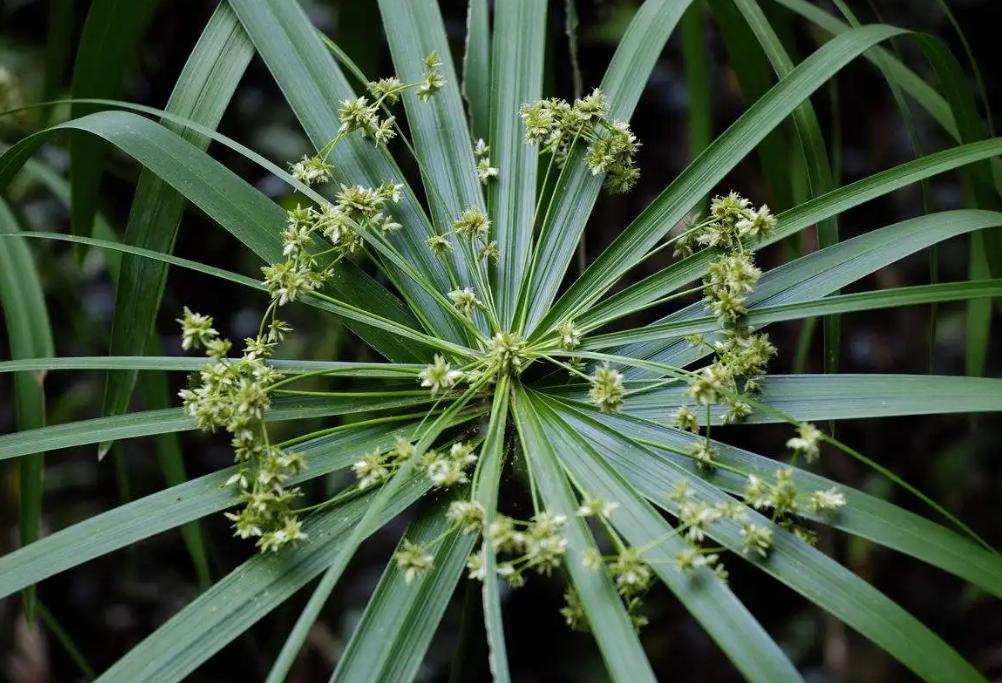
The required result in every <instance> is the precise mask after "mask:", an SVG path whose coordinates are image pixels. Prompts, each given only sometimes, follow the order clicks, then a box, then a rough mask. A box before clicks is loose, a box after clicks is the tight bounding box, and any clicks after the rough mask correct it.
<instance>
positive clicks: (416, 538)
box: [330, 491, 496, 683]
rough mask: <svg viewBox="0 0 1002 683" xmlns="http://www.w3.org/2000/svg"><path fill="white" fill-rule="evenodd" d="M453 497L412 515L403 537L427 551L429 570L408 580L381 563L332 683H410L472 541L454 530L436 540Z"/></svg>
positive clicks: (445, 527)
mask: <svg viewBox="0 0 1002 683" xmlns="http://www.w3.org/2000/svg"><path fill="white" fill-rule="evenodd" d="M463 493H465V491H463ZM459 498H460V496H457V495H451V496H445V497H442V498H441V499H440V500H437V501H433V502H427V503H425V504H424V505H423V506H422V508H421V509H420V510H419V511H418V513H417V515H416V517H415V519H414V521H412V522H411V524H410V526H409V527H408V529H407V531H406V533H404V536H403V539H406V540H408V541H411V542H412V543H417V544H419V545H423V546H426V547H428V548H429V552H431V553H432V554H433V555H434V556H435V568H434V569H432V570H431V572H429V573H428V575H427V576H423V577H419V578H417V579H415V580H414V581H412V582H408V581H407V580H406V579H405V578H404V575H403V572H401V571H400V570H399V569H398V568H397V564H396V563H395V562H392V561H391V562H390V563H389V564H387V566H386V569H385V570H384V571H383V575H382V577H381V578H380V579H379V585H377V586H376V591H375V592H374V593H373V594H372V597H370V598H369V602H368V604H366V606H365V611H364V612H363V613H362V618H361V619H360V620H359V622H358V625H357V626H356V627H355V630H354V632H352V634H351V640H349V641H348V645H347V646H345V649H344V652H343V653H342V655H341V658H340V659H339V660H338V663H337V668H336V669H335V670H334V674H333V675H332V676H331V679H330V680H331V681H332V683H334V682H336V681H401V682H405V681H412V680H414V677H415V676H416V675H417V673H418V667H420V666H421V660H422V659H423V658H424V654H425V652H426V651H427V649H428V645H429V643H430V642H431V639H432V636H433V635H434V634H435V629H436V628H437V627H438V624H439V622H440V621H441V620H442V615H443V614H445V608H446V607H448V605H449V598H450V597H451V596H452V593H453V592H454V591H455V589H456V584H457V583H458V582H459V579H460V577H461V576H462V573H463V569H464V567H465V564H466V558H467V557H468V556H469V554H470V550H471V549H472V548H473V542H474V540H475V539H476V536H475V535H473V534H464V533H460V532H458V531H456V530H453V531H452V533H450V534H448V535H447V536H445V538H441V537H442V535H443V534H445V533H446V532H447V531H448V530H449V526H450V525H451V524H452V522H451V520H449V519H448V518H447V517H446V516H445V513H446V510H447V509H448V507H449V503H450V502H451V501H452V500H457V499H459ZM403 539H402V540H401V545H402V543H403ZM431 543H433V545H430V546H429V544H431ZM495 680H496V679H495Z"/></svg>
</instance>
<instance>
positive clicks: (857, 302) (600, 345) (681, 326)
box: [581, 280, 1002, 350]
mask: <svg viewBox="0 0 1002 683" xmlns="http://www.w3.org/2000/svg"><path fill="white" fill-rule="evenodd" d="M999 296H1002V280H973V281H964V282H940V283H937V284H934V285H915V286H912V287H894V288H891V289H878V290H876V291H872V292H857V293H854V294H840V295H834V296H827V297H824V298H821V299H816V300H812V301H803V302H798V303H791V304H780V305H778V306H761V305H759V306H755V307H753V308H752V309H750V310H749V311H748V315H747V316H746V318H745V321H746V322H747V323H748V324H749V325H753V326H755V327H763V326H765V325H768V324H770V323H775V322H781V321H785V320H799V319H802V318H810V317H812V316H817V315H830V314H833V313H836V314H841V313H854V312H857V311H872V310H875V309H881V308H893V307H896V306H914V305H916V304H931V303H942V302H946V301H970V300H976V299H984V298H992V297H999ZM719 329H720V323H719V322H718V321H717V319H716V318H714V317H712V316H702V317H700V318H693V319H687V320H677V321H673V322H670V323H660V324H659V323H654V324H652V325H647V326H646V327H642V328H638V329H635V330H625V331H623V332H610V333H609V334H602V335H595V336H589V337H588V338H586V339H585V340H584V342H583V344H582V346H581V348H582V349H586V350H595V349H605V348H610V347H613V346H619V345H621V344H631V343H637V342H643V341H653V340H656V339H671V338H679V337H684V336H686V335H689V334H696V333H700V332H715V331H717V330H719Z"/></svg>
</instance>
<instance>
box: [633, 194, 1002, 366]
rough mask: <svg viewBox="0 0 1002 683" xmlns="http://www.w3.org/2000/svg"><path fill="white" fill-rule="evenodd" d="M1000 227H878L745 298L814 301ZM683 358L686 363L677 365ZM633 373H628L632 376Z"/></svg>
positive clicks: (964, 223) (926, 223)
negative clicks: (952, 241) (949, 242)
mask: <svg viewBox="0 0 1002 683" xmlns="http://www.w3.org/2000/svg"><path fill="white" fill-rule="evenodd" d="M997 225H1002V213H996V212H994V211H981V210H978V209H962V210H957V211H944V212H941V213H936V214H930V215H926V216H919V217H918V218H912V219H910V220H906V221H901V222H900V223H895V224H894V225H889V226H886V227H884V228H879V229H877V230H873V231H871V232H868V233H865V234H863V235H860V236H859V237H854V238H853V239H851V240H846V241H845V242H840V243H838V244H836V245H833V246H831V247H828V248H826V249H822V250H821V251H816V252H814V253H812V254H808V255H807V256H804V257H801V258H799V259H796V260H795V261H791V262H789V263H786V264H784V265H782V266H780V267H778V268H774V269H773V270H770V271H769V272H768V273H766V274H765V275H763V276H762V278H761V279H760V280H759V286H758V287H757V288H756V289H755V291H754V292H753V293H752V294H751V295H750V296H749V297H748V306H749V309H752V308H755V307H759V306H775V305H779V304H786V303H793V302H798V301H805V300H811V299H818V298H820V297H822V296H825V295H826V294H828V293H829V292H832V291H834V290H836V289H839V288H841V287H844V286H846V285H847V284H849V283H851V282H854V281H855V280H857V279H859V278H861V277H863V276H864V275H867V274H869V273H872V272H874V271H876V270H878V269H880V268H882V267H884V266H886V265H888V264H890V263H893V262H894V261H897V260H899V259H901V258H904V257H905V256H907V255H909V254H912V253H915V252H916V251H918V250H920V249H924V248H925V247H928V246H930V245H932V244H936V243H938V242H941V241H943V240H944V239H947V238H949V237H955V236H957V235H963V234H965V233H968V232H973V231H975V230H981V229H984V228H986V227H991V226H997ZM704 310H705V309H704V306H703V304H702V303H698V304H694V305H692V306H687V307H685V308H683V309H681V310H680V311H677V312H676V313H673V314H671V315H670V316H668V317H666V318H664V319H662V320H661V321H659V322H668V321H669V320H678V319H683V318H693V317H697V316H698V315H699V314H701V313H703V312H704ZM618 353H619V354H620V355H627V356H632V357H635V358H644V359H657V360H659V361H666V362H669V363H673V364H675V365H679V363H682V364H684V363H687V362H690V360H695V359H696V358H700V357H702V356H703V355H705V351H704V350H703V349H699V350H694V349H693V348H692V347H690V346H689V345H688V344H687V343H686V342H684V341H675V342H670V341H665V342H644V343H640V344H630V345H627V346H625V347H623V348H622V349H620V350H619V351H618ZM683 358H687V359H689V360H681V359H683ZM639 372H641V371H637V370H630V371H628V372H627V374H628V376H631V377H632V376H636V375H637V374H638V373H639Z"/></svg>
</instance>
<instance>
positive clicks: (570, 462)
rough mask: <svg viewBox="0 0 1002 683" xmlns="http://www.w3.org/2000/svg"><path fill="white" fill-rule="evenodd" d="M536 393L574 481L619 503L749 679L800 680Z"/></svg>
mask: <svg viewBox="0 0 1002 683" xmlns="http://www.w3.org/2000/svg"><path fill="white" fill-rule="evenodd" d="M533 396H534V399H533V406H534V407H535V409H536V410H537V411H539V416H540V420H541V421H542V423H543V425H544V426H545V428H546V433H547V435H548V436H549V437H550V439H551V440H552V441H553V442H554V446H555V447H554V451H555V452H556V454H557V457H558V458H559V459H560V461H561V462H562V463H563V464H564V466H565V467H566V468H567V470H568V472H570V474H571V476H572V477H573V478H574V481H575V482H577V484H578V485H579V486H581V487H582V488H583V489H584V490H585V491H587V492H588V494H589V495H592V496H598V497H599V498H602V499H603V500H607V501H615V502H616V503H618V504H619V507H618V508H617V509H616V510H614V511H613V513H612V515H611V521H612V523H613V525H614V526H615V527H616V528H617V529H619V530H620V532H621V533H622V534H623V536H624V539H625V540H626V542H627V543H628V544H629V545H630V546H631V547H634V548H644V549H645V552H644V554H643V556H644V559H646V560H647V561H648V562H649V563H650V565H651V568H652V569H653V570H654V571H655V572H656V573H657V575H658V576H659V577H661V580H662V581H664V582H665V584H667V586H668V587H669V589H670V590H671V591H672V593H674V594H675V596H676V597H677V598H678V599H679V600H680V601H681V602H682V604H683V605H684V606H685V608H686V609H687V610H688V611H689V613H690V614H692V616H693V617H694V618H695V619H696V620H697V621H699V623H700V625H702V626H703V628H705V629H706V631H707V633H708V634H709V635H710V637H712V638H713V639H714V641H716V643H717V644H718V645H719V646H720V648H721V649H722V650H723V651H724V652H725V653H726V654H727V656H728V658H729V659H730V660H731V661H732V662H733V663H734V665H735V666H736V667H737V668H738V670H739V671H741V673H742V674H743V675H744V676H745V678H746V679H747V680H750V681H762V682H763V683H773V682H774V681H799V680H801V678H800V676H799V675H798V674H797V670H796V669H795V668H794V667H793V665H792V664H791V663H790V661H789V660H788V659H787V658H786V655H784V654H783V652H782V650H780V648H779V646H778V645H777V644H776V643H775V641H773V640H772V638H770V637H769V634H768V633H766V631H765V629H763V628H762V626H761V624H759V623H758V621H756V620H755V618H754V617H753V616H752V615H751V613H750V612H748V610H747V608H745V606H744V605H743V604H741V602H740V601H739V600H738V599H737V597H735V595H734V594H733V593H732V592H731V591H730V589H729V588H728V587H727V584H726V583H724V582H722V581H721V580H720V579H718V578H717V577H716V576H715V575H714V573H713V571H712V570H711V569H710V568H708V567H704V568H702V569H701V570H698V571H696V572H694V573H693V574H692V575H691V576H687V575H684V574H682V573H681V572H680V571H679V570H678V569H676V568H675V567H674V566H673V565H674V556H675V555H676V554H677V553H679V552H681V551H682V550H684V549H685V548H686V547H688V545H689V543H688V542H687V541H685V540H683V539H682V538H681V537H680V536H678V535H677V534H673V529H672V527H670V526H669V525H668V524H667V523H666V522H665V521H664V519H663V518H662V517H661V515H659V514H658V513H657V512H656V511H655V510H654V508H653V507H652V506H651V505H650V504H649V503H647V501H645V500H644V499H643V498H642V497H641V496H640V494H639V493H638V492H637V490H636V489H634V488H633V486H631V485H630V484H629V483H628V482H626V481H625V480H624V479H623V478H622V477H621V476H619V474H617V473H616V471H615V470H613V469H612V468H611V467H610V466H609V464H608V463H607V462H606V461H605V460H604V459H603V458H602V457H601V456H600V455H599V454H598V453H597V452H595V451H594V450H593V449H592V447H591V444H590V443H589V442H588V441H587V440H586V439H584V438H583V437H582V436H581V434H580V433H578V432H577V431H576V429H575V428H572V427H571V426H570V425H569V424H568V423H567V422H564V421H563V420H562V419H561V418H560V417H558V416H557V415H556V414H555V413H554V412H553V410H552V408H551V407H550V406H549V404H544V403H543V401H541V400H538V399H536V398H535V397H536V396H538V395H537V394H533Z"/></svg>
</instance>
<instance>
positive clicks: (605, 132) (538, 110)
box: [522, 88, 640, 194]
mask: <svg viewBox="0 0 1002 683" xmlns="http://www.w3.org/2000/svg"><path fill="white" fill-rule="evenodd" d="M522 122H523V124H524V125H525V140H526V142H527V143H538V144H540V145H542V147H543V150H544V151H545V152H548V153H549V154H551V155H553V158H554V160H555V161H556V162H557V164H559V165H561V166H563V165H564V164H565V163H566V161H567V159H568V157H569V155H570V151H571V148H572V147H573V146H574V144H575V143H576V142H577V140H578V139H581V140H584V141H586V142H587V143H588V149H587V152H586V153H585V163H586V164H587V165H588V168H589V169H590V170H591V172H592V175H598V174H600V173H604V174H606V176H605V188H606V189H607V190H609V191H610V192H613V193H616V194H621V193H624V192H628V191H629V190H630V189H631V188H632V187H633V186H634V185H635V184H636V182H637V178H639V177H640V171H639V169H638V168H637V166H636V163H635V162H634V156H635V155H636V151H637V148H638V147H639V146H640V143H639V142H637V137H636V136H635V135H634V134H633V131H631V130H630V126H629V124H627V123H626V122H624V121H614V120H610V119H609V100H608V98H606V96H605V95H604V94H603V93H602V92H601V91H600V90H599V89H598V88H596V89H595V90H593V91H592V92H591V94H590V95H587V96H586V97H582V98H580V99H577V100H575V101H574V103H573V104H571V103H569V102H567V101H566V100H562V99H559V98H550V99H545V100H539V101H538V102H533V103H531V104H523V105H522Z"/></svg>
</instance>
